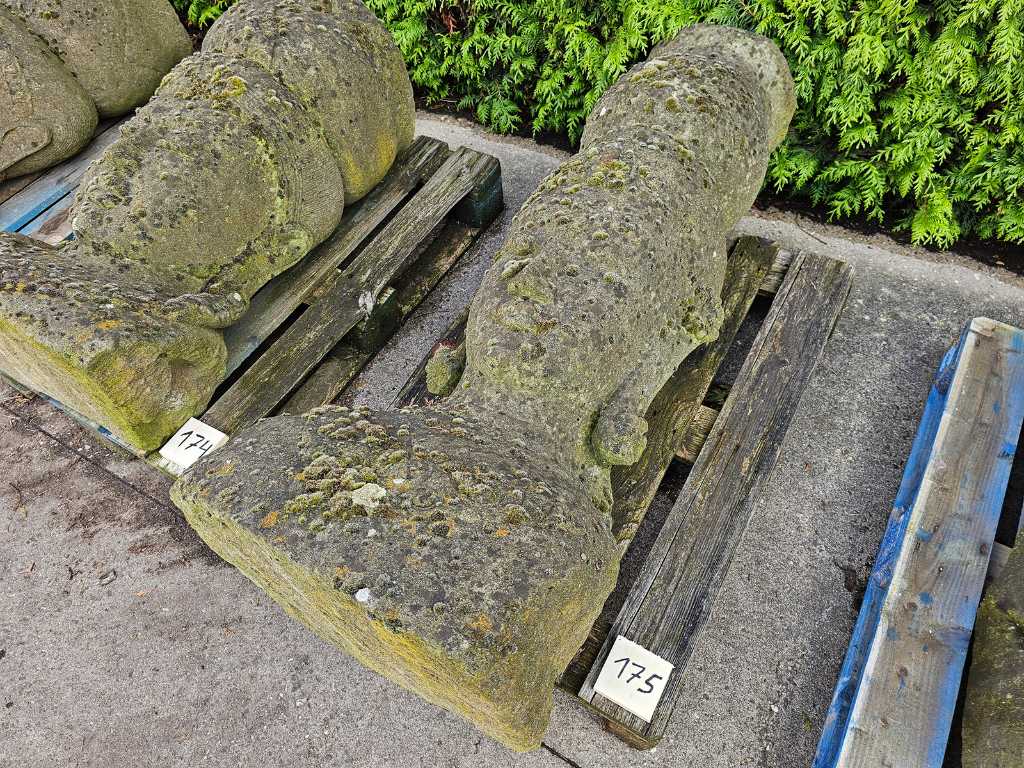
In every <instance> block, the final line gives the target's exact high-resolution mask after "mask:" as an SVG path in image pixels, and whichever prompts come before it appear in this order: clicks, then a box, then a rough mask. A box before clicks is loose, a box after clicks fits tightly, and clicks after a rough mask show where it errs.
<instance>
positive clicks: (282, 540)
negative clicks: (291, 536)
mask: <svg viewBox="0 0 1024 768" xmlns="http://www.w3.org/2000/svg"><path fill="white" fill-rule="evenodd" d="M270 541H271V543H273V544H284V543H285V542H286V541H288V539H286V538H285V537H284V536H275V537H274V538H272V539H271V540H270Z"/></svg>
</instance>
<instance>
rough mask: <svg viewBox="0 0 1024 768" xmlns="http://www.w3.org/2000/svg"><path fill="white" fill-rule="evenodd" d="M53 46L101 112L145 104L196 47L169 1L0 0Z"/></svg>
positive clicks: (117, 111)
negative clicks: (171, 71) (163, 78)
mask: <svg viewBox="0 0 1024 768" xmlns="http://www.w3.org/2000/svg"><path fill="white" fill-rule="evenodd" d="M0 5H4V6H6V7H7V8H9V9H10V10H11V12H12V13H13V14H15V15H16V16H18V17H19V18H20V19H21V20H22V22H23V23H24V24H25V26H26V27H28V29H30V30H31V31H32V32H33V33H35V34H36V35H38V36H39V37H40V38H41V39H42V40H44V41H45V42H46V44H47V45H49V46H50V48H51V50H53V52H54V53H56V54H57V55H58V56H59V57H60V59H61V61H63V62H64V64H65V66H66V67H67V68H68V70H70V72H71V73H72V74H73V75H74V76H75V79H77V80H78V82H79V83H81V84H82V87H83V88H84V89H85V91H86V93H88V94H89V96H90V97H91V98H92V100H93V101H94V102H95V104H96V109H97V111H98V112H99V114H100V116H101V117H116V116H117V115H123V114H124V113H126V112H128V111H129V110H131V109H133V108H135V107H137V106H139V105H140V104H143V103H145V101H146V99H148V98H149V97H150V95H152V93H153V91H155V90H156V87H157V85H159V84H160V79H161V78H162V77H163V76H164V75H165V74H167V71H168V70H169V69H170V68H171V67H173V66H174V65H175V64H177V63H178V61H180V60H181V59H182V58H183V57H185V56H187V55H188V54H189V53H190V52H191V51H192V44H191V42H190V41H189V38H188V33H186V32H185V28H184V27H183V26H181V22H180V21H178V17H177V15H176V14H175V12H174V9H173V8H172V7H171V4H170V3H168V2H166V0H104V2H96V0H0Z"/></svg>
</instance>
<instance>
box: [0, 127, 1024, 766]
mask: <svg viewBox="0 0 1024 768" xmlns="http://www.w3.org/2000/svg"><path fill="white" fill-rule="evenodd" d="M420 128H421V131H422V132H424V133H430V134H433V135H437V136H440V137H443V138H446V139H448V140H449V141H451V142H453V143H465V144H471V145H473V146H476V147H477V148H480V149H483V150H485V151H488V152H491V153H493V154H495V155H497V156H498V157H499V158H500V159H501V161H502V165H503V168H504V178H505V190H506V199H507V203H508V212H507V213H506V214H505V215H504V216H503V218H502V219H501V220H499V222H498V223H497V225H496V226H495V227H493V228H492V229H491V231H490V233H488V235H487V236H486V237H484V238H483V239H482V241H481V242H480V243H479V245H478V246H477V247H476V248H475V250H474V251H473V252H472V253H471V254H469V255H468V256H467V257H466V258H465V259H464V260H463V262H462V264H461V265H460V266H459V267H458V269H457V270H456V271H455V272H454V273H453V274H452V275H451V276H450V277H449V279H446V281H445V282H444V283H443V284H442V285H441V286H440V288H439V290H438V291H436V292H435V294H434V295H432V296H431V297H430V298H429V299H428V300H427V302H426V303H425V304H424V306H422V307H421V308H420V310H419V311H418V312H417V314H416V316H415V317H414V318H413V319H412V321H411V322H410V323H409V325H408V327H406V328H405V329H404V330H403V332H402V333H401V334H400V336H399V337H397V338H396V339H394V340H393V342H392V343H391V344H390V345H389V346H388V347H387V348H386V349H385V350H384V351H383V352H382V353H381V354H380V355H378V357H377V358H376V359H375V360H374V361H373V363H372V364H371V365H370V366H369V367H368V368H367V369H366V371H364V373H363V374H362V375H361V376H360V378H359V380H358V382H357V387H358V388H357V391H356V398H357V399H358V400H359V401H361V402H366V403H371V404H377V405H381V404H385V403H387V402H389V401H390V399H391V397H393V395H394V394H395V389H396V386H397V382H399V381H401V380H403V378H404V376H405V375H407V374H408V372H410V371H411V369H412V368H413V367H414V366H415V365H416V363H417V362H418V360H419V359H420V358H421V356H422V355H423V354H424V353H425V352H426V351H427V350H428V349H429V347H430V345H431V342H432V340H433V338H434V337H435V336H436V335H437V333H438V332H439V331H440V329H442V328H444V327H446V326H447V325H448V323H449V322H450V321H451V319H452V318H453V317H454V316H455V315H456V314H457V313H458V311H459V309H460V308H461V307H462V306H463V305H464V304H465V303H466V301H468V298H469V297H470V296H471V294H472V292H473V290H474V288H475V286H476V284H477V282H478V281H479V278H480V276H481V274H482V272H483V270H484V269H486V266H487V264H488V263H489V260H490V257H491V255H492V254H493V252H494V250H495V249H496V248H497V246H498V245H499V243H500V241H501V239H502V236H503V234H502V233H503V232H504V231H505V229H506V228H507V227H508V223H509V221H510V218H511V212H513V211H515V210H517V209H518V208H519V206H520V205H521V204H522V202H523V200H524V199H525V197H526V196H527V195H528V194H529V192H530V191H531V190H532V189H533V188H534V187H535V186H536V184H537V183H538V182H539V181H540V179H541V178H542V177H543V176H544V174H545V173H546V172H547V171H549V170H550V169H551V168H552V167H553V166H555V165H556V164H557V163H558V162H559V161H560V159H561V158H562V157H563V155H561V154H560V153H558V152H556V151H552V150H546V149H543V148H538V147H537V146H536V145H532V144H530V143H528V142H524V141H520V140H499V139H494V138H493V137H489V136H487V135H485V134H482V133H481V132H479V131H477V130H476V129H472V128H470V127H467V126H465V125H463V124H461V123H458V122H455V121H450V120H439V119H437V118H434V117H427V116H424V118H423V120H422V121H421V125H420ZM742 228H743V229H744V230H745V231H748V232H756V233H761V234H767V235H770V236H772V237H775V238H777V239H778V240H780V241H782V242H784V243H785V244H786V245H788V246H790V247H799V248H804V249H808V250H813V251H819V252H822V253H825V254H828V255H830V256H833V257H837V258H841V259H844V260H846V261H848V262H849V263H850V264H852V265H853V268H854V270H855V284H854V289H853V293H852V295H851V297H850V300H849V304H848V305H847V307H846V310H845V312H844V314H843V316H842V318H841V319H840V321H839V324H838V327H837V329H836V332H835V336H834V337H833V339H832V341H831V343H830V344H829V346H828V348H827V349H826V352H825V356H824V359H823V360H822V362H821V365H820V366H819V367H818V369H817V371H816V374H815V376H814V379H813V381H812V383H811V386H810V388H809V389H808V390H807V391H806V393H805V395H804V397H803V400H802V402H801V405H800V409H799V412H798V414H797V415H796V418H795V420H794V422H793V425H792V427H791V428H790V430H789V433H788V436H787V438H786V442H785V445H784V448H783V453H782V459H781V461H780V462H779V465H778V467H777V470H776V472H775V475H774V477H773V482H772V484H771V488H770V491H769V492H768V494H767V495H766V497H765V498H764V499H763V501H762V503H761V504H760V505H759V506H758V507H757V509H756V510H755V512H754V515H753V518H752V520H751V523H750V526H749V528H748V530H747V532H746V534H745V536H744V538H743V540H742V542H741V544H740V547H739V550H738V553H737V555H736V559H735V561H734V563H733V566H732V569H731V571H730V573H729V576H728V579H727V581H726V583H725V585H724V587H723V591H722V594H721V597H720V599H719V600H718V602H717V606H716V610H715V613H714V615H713V616H712V618H711V622H710V625H709V627H708V630H709V631H707V632H706V633H705V636H704V638H705V639H704V640H703V642H702V644H701V645H700V646H699V647H698V648H697V649H696V651H695V653H694V656H693V661H692V662H691V664H690V665H689V667H688V668H687V669H686V671H685V673H684V674H685V681H684V686H683V696H682V698H681V699H680V703H679V706H678V708H677V710H676V712H675V715H674V717H673V721H672V724H671V727H670V728H669V731H668V735H667V736H666V738H665V740H664V741H663V742H662V744H661V746H659V747H658V748H657V749H655V750H652V751H650V752H636V751H633V750H631V749H630V748H628V747H626V746H624V745H623V744H622V743H620V742H619V741H618V740H616V739H615V738H613V737H611V736H610V735H608V734H606V733H603V732H602V731H601V729H600V727H599V725H598V723H597V722H596V721H595V720H594V718H593V717H592V716H591V715H590V714H588V713H587V712H586V711H585V710H584V709H583V708H582V706H580V705H579V704H578V703H577V701H576V700H575V699H573V698H572V697H570V696H567V695H564V694H562V693H560V692H556V695H555V709H554V714H553V717H552V722H551V726H550V728H549V731H548V734H547V737H546V739H545V748H544V749H541V750H538V751H536V752H533V753H530V754H523V755H517V754H513V753H511V752H508V751H507V750H505V749H503V748H502V747H501V746H499V745H497V744H495V743H493V742H491V741H489V740H488V739H487V738H484V737H482V736H481V735H480V734H478V733H477V732H476V731H475V730H474V729H473V728H472V727H471V726H469V725H467V724H466V723H464V722H462V721H461V720H459V719H458V718H456V717H455V716H453V715H449V714H447V713H445V712H443V711H440V710H438V709H436V708H434V707H432V706H430V705H428V704H425V703H423V702H422V701H420V700H419V699H418V698H417V697H415V696H413V695H412V694H409V693H406V692H405V691H403V690H401V689H399V688H397V687H396V686H394V685H392V684H391V683H389V682H387V681H386V680H384V679H382V678H380V677H378V676H377V675H375V674H373V673H371V672H368V671H366V670H365V669H363V668H362V667H361V666H359V665H358V664H357V663H356V662H354V661H353V660H351V659H350V658H348V657H346V656H344V655H342V654H341V653H338V652H336V651H334V650H333V649H332V648H330V647H328V646H326V645H325V644H324V643H322V642H321V641H319V640H318V639H317V638H316V637H315V636H313V635H312V634H311V633H310V632H308V631H307V630H306V629H304V628H303V627H301V626H300V625H298V624H297V623H295V622H293V621H291V620H290V619H288V618H286V617H285V615H284V614H283V612H282V611H281V610H279V609H278V608H277V607H276V605H275V604H274V603H272V602H271V601H270V600H269V599H268V598H267V597H266V596H265V595H264V594H263V593H262V592H260V591H259V590H257V589H256V588H255V587H254V586H253V585H252V584H250V583H249V582H248V581H247V580H246V579H245V578H243V577H242V576H241V575H240V574H239V573H237V572H236V571H235V570H234V569H232V568H231V567H229V566H227V565H225V564H224V563H223V562H221V561H220V560H218V558H217V557H216V556H214V555H213V554H212V553H210V552H209V551H208V550H207V549H206V548H205V546H204V545H203V544H202V542H201V541H200V540H199V539H198V538H197V537H196V536H195V535H194V534H193V533H192V531H191V529H189V528H188V527H187V526H186V525H185V524H184V523H183V522H182V520H181V518H180V516H179V514H178V513H177V510H176V509H175V508H174V507H173V506H171V505H170V503H169V502H168V500H167V488H168V483H167V482H166V481H165V480H164V479H162V478H160V477H156V476H154V475H153V474H152V473H151V472H150V471H149V470H148V469H147V468H146V467H144V466H143V465H142V464H141V463H139V462H133V461H126V460H124V459H122V458H121V457H119V456H118V455H117V454H115V453H113V452H111V451H110V450H108V449H107V448H105V447H103V446H101V445H99V444H97V443H95V442H94V441H93V440H92V439H91V438H89V437H88V436H87V435H86V434H85V433H83V432H82V431H81V430H80V429H79V428H78V427H77V426H75V425H74V424H73V423H72V422H70V421H69V420H68V419H67V418H66V417H64V416H63V415H61V414H60V413H58V412H56V411H55V410H53V409H52V408H50V407H48V406H46V405H45V404H44V403H42V402H40V401H38V400H35V401H26V400H25V399H24V398H22V397H20V396H19V395H17V394H16V393H14V392H13V391H12V390H9V389H5V390H0V530H2V534H0V766H3V768H14V767H15V766H17V767H18V768H22V767H25V768H35V767H37V766H38V767H39V768H43V767H44V766H45V767H47V768H49V766H64V765H67V766H102V767H103V768H116V767H118V766H133V767H134V766H169V765H211V766H261V767H262V766H267V767H270V766H352V767H353V768H363V767H369V766H400V767H403V768H404V767H405V766H430V767H431V768H434V767H438V768H444V767H448V766H473V767H477V766H480V767H492V766H493V767H494V768H497V767H498V766H531V767H533V766H545V767H548V768H565V766H567V765H568V766H579V767H581V768H601V767H602V766H608V767H610V766H631V768H640V767H641V766H659V765H665V766H674V767H679V768H685V767H687V766H699V767H700V768H737V767H740V766H742V767H744V768H746V767H748V766H751V767H752V766H759V767H760V766H763V767H765V768H776V767H778V768H797V767H798V766H799V767H800V768H806V766H808V765H809V762H810V759H811V756H812V755H813V752H814V748H815V744H816V741H817V736H818V733H819V732H820V729H821V725H822V718H823V713H824V710H825V707H826V705H827V703H828V700H829V698H830V694H831V691H832V687H833V685H834V683H835V679H836V675H837V671H838V668H839V664H840V661H841V659H842V656H843V653H844V651H845V647H846V644H847V642H848V639H849V635H850V631H851V628H852V624H853V621H854V618H855V599H856V595H855V592H856V590H857V582H858V580H859V579H862V578H863V577H864V576H865V575H866V572H867V569H868V567H869V565H870V563H871V562H872V560H873V557H874V553H875V551H876V548H877V546H878V542H879V540H880V538H881V535H882V531H883V529H884V527H885V522H886V516H887V514H888V511H889V506H890V503H891V500H892V499H893V497H894V495H895V492H896V488H897V485H898V483H899V480H900V476H901V473H902V469H903V463H904V461H905V458H906V456H907V453H908V450H909V448H910V444H911V440H912V438H913V435H914V431H915V429H916V425H917V421H918V418H919V417H920V414H921V411H922V408H923V405H924V400H925V396H926V394H927V391H928V387H929V384H930V380H931V376H932V372H933V371H934V369H935V367H936V365H937V363H938V361H939V359H940V357H941V356H942V353H943V352H944V351H945V350H946V348H947V347H948V346H949V345H950V344H951V343H952V342H953V340H954V339H955V337H956V336H957V334H958V332H959V329H960V327H961V326H962V325H963V324H964V323H965V322H966V321H967V320H968V319H969V318H970V317H972V316H975V315H987V316H990V317H994V318H997V319H1000V320H1004V321H1007V322H1010V323H1014V324H1018V325H1020V324H1024V285H1022V282H1021V280H1020V279H1018V278H1015V277H1013V276H1012V275H1010V274H1009V273H1005V272H999V271H993V270H990V269H986V270H984V272H981V271H978V270H977V269H976V268H975V265H974V264H973V263H970V262H965V261H962V260H959V259H957V258H956V257H954V256H949V255H940V256H933V255H930V254H927V253H922V252H917V251H913V250H912V249H907V248H903V247H901V246H899V245H896V244H895V243H893V242H892V241H889V240H887V239H886V238H883V237H875V238H863V237H856V238H854V239H850V238H849V236H848V233H845V232H844V231H843V230H841V229H838V228H833V227H822V226H819V225H814V224H811V223H809V222H806V221H803V220H801V219H799V218H798V217H793V216H789V215H783V214H776V213H769V214H759V215H757V216H755V217H751V218H749V219H746V220H745V221H744V222H743V225H742Z"/></svg>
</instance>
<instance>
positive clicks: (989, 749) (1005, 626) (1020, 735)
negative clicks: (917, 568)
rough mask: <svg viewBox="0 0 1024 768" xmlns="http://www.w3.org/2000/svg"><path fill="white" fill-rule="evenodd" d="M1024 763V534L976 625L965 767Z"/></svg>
mask: <svg viewBox="0 0 1024 768" xmlns="http://www.w3.org/2000/svg"><path fill="white" fill-rule="evenodd" d="M1021 765H1024V535H1022V536H1018V537H1017V546H1016V547H1014V548H1013V551H1012V552H1011V553H1010V558H1009V560H1008V562H1007V564H1006V567H1005V568H1004V569H1003V572H1002V573H1001V574H1000V575H999V578H998V579H997V580H996V581H995V582H994V583H993V584H991V585H990V586H989V587H988V590H987V591H986V594H985V598H984V599H983V600H982V601H981V607H980V608H979V609H978V618H977V621H976V622H975V626H974V650H973V654H972V661H971V668H970V672H969V673H968V675H967V704H966V707H965V709H964V721H963V766H964V768H1018V766H1021Z"/></svg>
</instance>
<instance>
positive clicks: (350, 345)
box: [280, 222, 480, 413]
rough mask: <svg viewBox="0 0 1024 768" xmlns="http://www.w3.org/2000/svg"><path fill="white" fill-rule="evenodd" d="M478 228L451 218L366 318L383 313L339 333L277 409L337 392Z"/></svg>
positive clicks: (318, 401)
mask: <svg viewBox="0 0 1024 768" xmlns="http://www.w3.org/2000/svg"><path fill="white" fill-rule="evenodd" d="M479 231H480V230H478V229H476V228H475V227H467V226H465V225H463V224H459V223H457V222H452V223H450V224H448V225H447V226H446V227H445V229H444V231H442V232H441V234H439V235H438V236H437V238H436V239H435V240H434V241H433V242H432V243H431V244H430V247H429V248H428V249H427V251H426V253H424V254H423V256H421V257H420V259H419V260H418V261H417V262H416V264H415V265H414V267H413V268H412V269H410V270H409V275H408V279H403V280H402V281H400V282H399V283H398V284H397V285H396V286H395V289H394V290H393V291H391V292H390V293H389V295H388V296H387V297H386V298H385V299H383V300H382V301H381V302H380V303H379V304H378V305H377V307H375V309H374V312H373V314H372V315H371V317H370V318H367V320H371V319H374V318H376V317H380V316H383V318H382V319H381V320H379V321H378V322H377V323H376V327H374V328H372V329H369V330H368V331H367V332H366V333H365V334H363V335H361V336H360V337H359V338H356V339H352V340H351V341H350V340H349V339H348V338H347V337H346V338H345V339H343V340H342V343H340V344H338V345H337V346H336V347H335V348H334V349H333V350H331V352H330V353H329V354H328V355H327V357H326V358H324V360H323V362H321V364H320V365H319V366H318V367H317V369H316V370H315V371H314V372H313V374H312V375H311V376H310V377H309V378H308V379H307V380H306V381H305V382H303V384H302V385H301V386H300V387H299V388H298V389H297V390H296V391H295V392H294V393H293V394H292V396H291V397H290V398H288V400H287V401H286V402H285V404H284V405H283V406H282V407H281V411H280V412H281V413H303V412H304V411H308V410H309V409H310V408H315V407H317V406H319V405H326V404H327V403H330V402H332V401H333V400H334V399H335V398H336V397H337V396H338V395H340V394H341V392H342V391H343V390H344V389H345V387H347V386H348V385H349V383H350V382H351V381H352V379H354V378H355V376H356V374H357V373H359V371H361V370H362V368H363V366H364V365H366V363H367V362H368V361H369V359H370V358H371V357H372V356H373V355H374V353H376V351H377V350H378V349H379V348H380V347H381V346H382V345H383V344H384V342H386V341H387V339H388V338H390V337H391V335H392V333H393V332H394V330H395V329H396V328H397V327H398V326H400V325H401V324H402V322H404V321H405V319H406V318H407V317H408V316H409V315H410V314H411V313H412V311H413V310H414V309H416V307H418V306H419V304H420V302H421V301H422V300H423V299H424V298H425V297H426V295H427V294H428V293H429V292H430V291H431V290H433V288H434V286H435V285H437V283H438V282H439V281H440V280H441V278H442V277H444V275H445V274H446V273H447V272H448V270H449V269H450V268H451V267H452V266H454V264H455V262H456V261H458V259H459V256H461V255H462V254H463V253H464V252H465V250H466V249H467V248H468V247H469V246H470V244H471V243H472V242H473V240H474V239H475V238H476V235H477V233H478V232H479ZM363 322H366V321H365V320H364V321H363ZM357 328H358V326H357Z"/></svg>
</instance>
